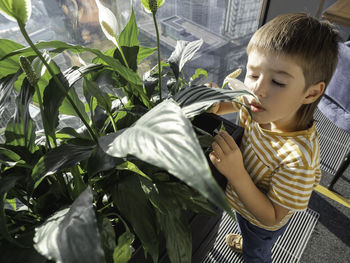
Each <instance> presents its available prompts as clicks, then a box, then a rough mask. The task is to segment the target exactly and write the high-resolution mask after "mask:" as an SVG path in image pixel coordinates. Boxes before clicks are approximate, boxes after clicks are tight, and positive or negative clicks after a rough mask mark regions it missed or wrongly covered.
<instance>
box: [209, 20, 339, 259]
mask: <svg viewBox="0 0 350 263" xmlns="http://www.w3.org/2000/svg"><path fill="white" fill-rule="evenodd" d="M338 41H339V37H338V34H337V33H336V32H335V31H334V29H333V28H332V27H331V25H330V24H329V23H327V22H320V21H318V20H317V19H315V18H313V17H310V16H308V15H306V14H286V15H281V16H279V17H276V18H275V19H273V20H272V21H270V22H269V23H267V24H265V25H264V26H263V27H261V28H260V29H259V30H258V31H257V32H256V33H255V34H254V35H253V37H252V39H251V40H250V42H249V44H248V48H247V51H248V63H247V73H246V76H245V80H244V84H245V85H246V86H247V87H248V88H249V89H250V90H251V92H252V93H254V95H255V97H253V96H249V97H243V98H242V102H244V104H246V105H247V106H248V107H250V110H251V113H252V117H253V119H251V117H250V115H249V113H248V111H247V110H246V108H245V107H242V106H241V105H240V104H238V103H232V102H222V103H219V104H214V105H213V106H212V107H211V109H210V110H209V111H210V112H212V113H215V114H225V113H229V112H234V111H239V112H240V125H241V126H243V127H244V135H243V140H242V144H241V150H240V149H239V148H238V146H237V145H236V143H235V142H234V140H233V138H232V137H230V136H229V135H228V133H226V132H224V131H222V132H220V133H219V134H218V135H217V136H216V137H215V142H214V143H213V145H212V146H213V151H212V152H211V154H210V160H211V162H212V163H213V164H214V165H215V167H216V168H217V169H218V170H219V171H220V172H221V173H222V174H223V175H224V176H225V177H226V178H227V179H228V186H227V188H226V195H227V197H228V200H229V202H230V204H231V205H232V207H233V208H234V209H235V210H236V212H237V213H236V217H237V222H238V225H239V228H240V232H241V235H235V234H230V235H228V236H227V237H226V242H227V243H228V244H229V245H230V246H231V247H232V248H233V249H234V250H235V251H239V252H243V258H244V260H245V262H271V248H272V246H273V244H274V243H275V241H276V240H277V238H278V236H279V235H281V234H282V233H283V232H284V230H285V229H286V226H287V223H288V220H289V219H290V217H291V216H292V214H293V213H294V212H295V211H298V210H305V209H306V208H307V205H308V202H309V198H310V196H311V193H312V190H313V189H314V187H315V186H316V185H317V184H318V183H319V181H320V176H321V172H320V167H319V165H320V164H319V162H320V156H319V144H318V136H317V132H316V129H315V125H314V121H313V113H314V110H315V108H316V106H317V103H318V102H319V100H320V98H321V95H322V94H323V92H324V90H325V88H326V86H327V84H328V83H329V81H330V79H331V76H332V74H333V71H334V69H335V67H336V64H337V55H338ZM242 250H243V251H242Z"/></svg>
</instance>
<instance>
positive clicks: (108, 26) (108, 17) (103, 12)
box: [96, 0, 118, 46]
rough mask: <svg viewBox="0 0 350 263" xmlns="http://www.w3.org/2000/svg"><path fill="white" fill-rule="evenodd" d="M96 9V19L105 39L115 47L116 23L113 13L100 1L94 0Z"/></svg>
mask: <svg viewBox="0 0 350 263" xmlns="http://www.w3.org/2000/svg"><path fill="white" fill-rule="evenodd" d="M96 5H97V7H98V19H99V22H100V25H101V28H102V31H103V33H104V34H105V36H106V37H107V39H109V40H111V41H112V42H113V43H114V44H115V45H116V46H118V43H117V40H116V38H117V34H118V32H117V31H118V21H117V18H116V17H115V15H114V14H113V12H112V11H111V10H110V9H108V8H107V7H105V6H104V5H102V4H101V2H100V0H96Z"/></svg>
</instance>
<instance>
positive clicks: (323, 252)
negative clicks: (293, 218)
mask: <svg viewBox="0 0 350 263" xmlns="http://www.w3.org/2000/svg"><path fill="white" fill-rule="evenodd" d="M331 178H332V176H331V175H330V174H328V173H326V172H323V174H322V179H321V185H322V186H325V187H327V185H328V184H329V183H330V181H331ZM334 192H335V193H337V194H339V195H340V196H342V197H344V198H345V199H347V200H345V202H346V201H347V204H350V167H349V168H348V169H347V170H346V171H345V172H344V174H343V176H342V177H341V178H340V179H339V180H338V182H337V183H336V184H335V186H334ZM309 207H310V208H311V209H313V210H315V211H317V212H318V213H320V218H319V221H318V223H317V225H316V227H315V229H314V231H313V233H312V235H311V238H310V240H309V242H308V244H307V246H306V249H305V251H304V253H303V255H302V257H301V260H300V262H302V263H316V262H317V263H323V262H325V263H326V262H327V263H328V262H332V263H350V208H349V207H346V206H345V205H343V204H340V203H339V202H336V201H334V200H333V199H331V198H329V197H327V196H325V195H323V194H320V193H319V192H317V191H314V193H313V195H312V197H311V200H310V203H309Z"/></svg>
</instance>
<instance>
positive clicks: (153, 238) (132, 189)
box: [113, 175, 158, 262]
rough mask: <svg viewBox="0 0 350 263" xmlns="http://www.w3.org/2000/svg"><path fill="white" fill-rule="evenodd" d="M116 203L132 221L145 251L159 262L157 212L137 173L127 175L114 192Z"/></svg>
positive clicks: (126, 217)
mask: <svg viewBox="0 0 350 263" xmlns="http://www.w3.org/2000/svg"><path fill="white" fill-rule="evenodd" d="M113 200H114V203H115V204H116V205H117V207H118V208H119V210H120V212H121V214H122V215H123V217H124V218H125V219H126V220H127V221H129V222H130V224H131V226H132V228H133V229H134V231H135V233H136V235H137V237H138V238H139V239H140V240H141V243H142V246H143V248H144V250H145V252H147V253H149V254H150V255H151V256H152V258H153V261H154V262H158V235H157V228H156V218H155V213H154V210H153V208H152V206H151V205H150V203H149V202H148V198H147V196H146V195H145V193H144V192H143V190H142V188H141V186H140V181H139V179H138V177H137V176H136V175H135V176H134V175H129V176H125V177H124V178H123V179H122V180H121V182H120V183H119V184H118V185H117V186H116V188H115V192H114V193H113Z"/></svg>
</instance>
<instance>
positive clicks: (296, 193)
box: [267, 165, 321, 211]
mask: <svg viewBox="0 0 350 263" xmlns="http://www.w3.org/2000/svg"><path fill="white" fill-rule="evenodd" d="M320 174H321V171H320V169H319V168H310V167H303V166H294V165H285V166H283V167H281V168H279V169H278V170H277V171H276V172H275V173H274V175H273V176H272V178H271V183H270V187H269V190H268V193H267V196H268V197H269V199H270V200H271V201H273V202H274V203H276V204H278V205H280V206H282V207H285V208H287V209H290V210H297V211H298V210H305V209H306V208H307V206H308V203H309V200H310V197H311V193H312V191H313V189H314V187H315V186H316V185H317V184H318V182H319V180H320Z"/></svg>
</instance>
